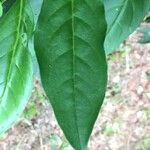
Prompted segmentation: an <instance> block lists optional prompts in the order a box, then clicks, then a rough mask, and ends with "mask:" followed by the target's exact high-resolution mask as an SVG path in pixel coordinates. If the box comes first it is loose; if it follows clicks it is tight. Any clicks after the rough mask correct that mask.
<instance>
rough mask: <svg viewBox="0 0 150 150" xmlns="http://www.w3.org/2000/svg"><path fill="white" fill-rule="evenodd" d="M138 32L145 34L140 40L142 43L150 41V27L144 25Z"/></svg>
mask: <svg viewBox="0 0 150 150" xmlns="http://www.w3.org/2000/svg"><path fill="white" fill-rule="evenodd" d="M138 32H140V33H142V34H143V35H142V36H141V39H140V40H139V42H140V43H143V44H144V43H145V44H146V43H150V27H143V28H141V29H139V30H138Z"/></svg>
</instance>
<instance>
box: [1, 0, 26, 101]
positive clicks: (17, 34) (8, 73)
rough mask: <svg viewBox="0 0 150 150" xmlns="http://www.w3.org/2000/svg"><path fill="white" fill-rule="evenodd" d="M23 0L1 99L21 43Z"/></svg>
mask: <svg viewBox="0 0 150 150" xmlns="http://www.w3.org/2000/svg"><path fill="white" fill-rule="evenodd" d="M23 1H24V0H20V7H19V17H18V25H17V30H16V31H17V33H16V39H15V41H14V44H13V48H12V56H11V60H10V65H9V69H8V72H7V75H6V76H7V77H6V82H5V85H4V89H3V92H2V95H1V97H0V99H2V97H3V96H4V94H5V91H6V87H7V85H8V82H9V80H10V76H11V70H12V66H13V63H14V57H15V53H16V50H17V46H18V43H19V37H20V36H19V35H20V30H21V21H22V13H23Z"/></svg>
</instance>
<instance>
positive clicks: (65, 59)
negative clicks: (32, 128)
mask: <svg viewBox="0 0 150 150" xmlns="http://www.w3.org/2000/svg"><path fill="white" fill-rule="evenodd" d="M105 31H106V22H105V16H104V8H103V4H102V2H101V1H97V0H92V1H91V0H76V1H73V0H56V1H53V0H44V1H43V6H42V10H41V14H40V16H39V20H38V25H37V30H36V34H35V49H36V54H37V58H38V62H39V66H40V73H41V78H42V83H43V86H44V89H45V91H46V94H47V95H48V97H49V99H50V101H51V104H52V106H53V109H54V112H55V115H56V118H57V120H58V123H59V125H60V126H61V128H62V129H63V131H64V133H65V135H66V137H67V139H68V140H69V142H70V143H71V144H72V146H73V147H74V148H75V149H76V150H85V149H86V146H87V142H88V139H89V136H90V134H91V132H92V128H93V125H94V123H95V120H96V118H97V115H98V113H99V110H100V107H101V105H102V103H103V99H104V95H105V89H106V81H107V67H106V60H105V54H104V48H103V43H104V38H105Z"/></svg>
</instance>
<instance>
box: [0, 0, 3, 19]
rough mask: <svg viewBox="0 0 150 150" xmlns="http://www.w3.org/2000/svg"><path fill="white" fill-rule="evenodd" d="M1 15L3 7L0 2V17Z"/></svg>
mask: <svg viewBox="0 0 150 150" xmlns="http://www.w3.org/2000/svg"><path fill="white" fill-rule="evenodd" d="M2 15H3V6H2V3H1V2H0V17H1V16H2Z"/></svg>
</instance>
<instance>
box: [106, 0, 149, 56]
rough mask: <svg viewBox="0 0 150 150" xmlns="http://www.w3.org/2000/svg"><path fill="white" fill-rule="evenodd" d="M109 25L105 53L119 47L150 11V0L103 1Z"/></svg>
mask: <svg viewBox="0 0 150 150" xmlns="http://www.w3.org/2000/svg"><path fill="white" fill-rule="evenodd" d="M103 1H104V5H105V13H106V20H107V24H108V29H107V36H106V39H105V51H106V53H107V54H108V53H111V52H112V51H114V50H115V49H116V48H118V47H119V45H120V43H121V42H123V40H125V39H126V38H127V37H128V36H129V35H130V34H131V33H132V32H133V31H134V30H135V29H136V28H137V27H138V26H139V24H140V23H141V21H142V20H143V19H144V17H145V15H146V14H147V13H148V11H149V10H150V0H138V1H137V0H103Z"/></svg>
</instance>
